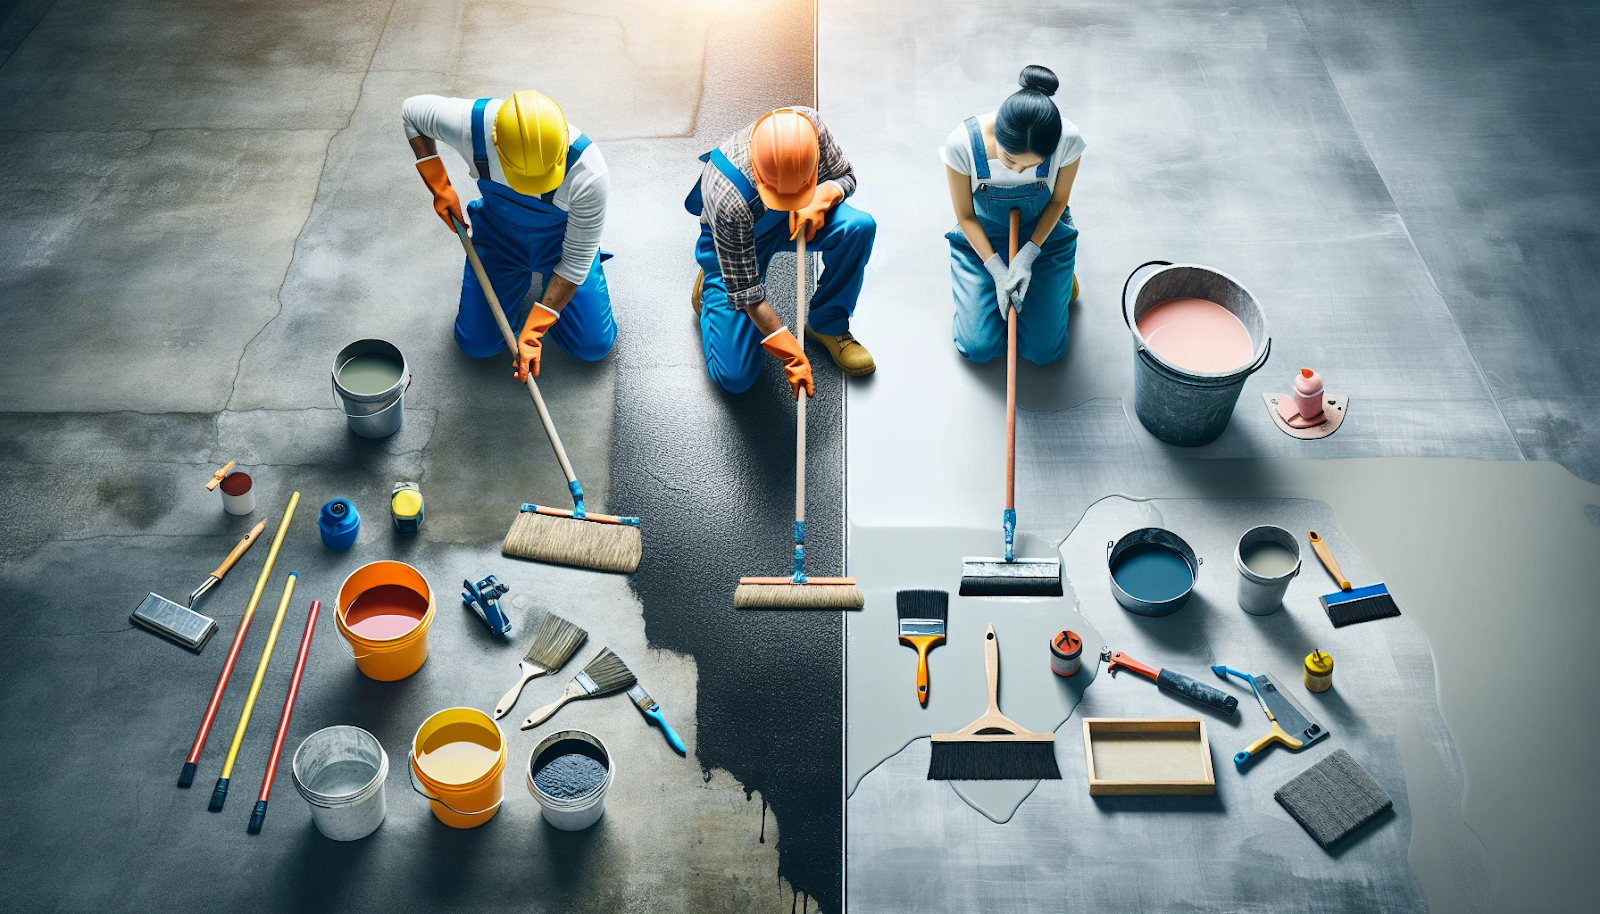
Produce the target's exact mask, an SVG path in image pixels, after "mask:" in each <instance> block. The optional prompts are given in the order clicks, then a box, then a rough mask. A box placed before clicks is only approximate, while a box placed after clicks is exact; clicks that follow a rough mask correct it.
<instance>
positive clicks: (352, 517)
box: [317, 498, 361, 552]
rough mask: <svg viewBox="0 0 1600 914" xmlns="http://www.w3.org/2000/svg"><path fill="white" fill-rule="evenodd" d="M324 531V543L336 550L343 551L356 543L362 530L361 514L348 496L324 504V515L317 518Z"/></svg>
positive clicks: (321, 529) (318, 525)
mask: <svg viewBox="0 0 1600 914" xmlns="http://www.w3.org/2000/svg"><path fill="white" fill-rule="evenodd" d="M317 529H318V530H320V531H322V545H324V546H327V547H328V548H329V549H332V550H333V551H334V552H343V551H345V550H346V549H349V548H350V547H351V546H354V545H355V544H356V535H357V534H359V533H360V532H361V515H360V514H357V513H356V506H355V505H354V504H353V503H352V502H351V501H350V499H348V498H335V499H334V500H333V501H330V502H328V503H327V504H325V505H323V506H322V516H321V517H320V518H318V520H317Z"/></svg>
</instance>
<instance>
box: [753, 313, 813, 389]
mask: <svg viewBox="0 0 1600 914" xmlns="http://www.w3.org/2000/svg"><path fill="white" fill-rule="evenodd" d="M761 348H762V349H765V350H766V351H768V352H770V353H772V355H773V356H774V357H775V358H777V360H778V361H780V362H782V363H783V373H784V376H785V377H787V378H788V379H789V386H790V387H792V388H794V398H795V399H796V400H798V399H800V388H802V387H804V388H805V390H806V396H808V397H809V396H813V395H814V394H815V393H816V385H815V383H814V382H813V381H812V380H811V362H810V361H809V360H807V359H806V353H805V350H804V349H802V348H801V347H800V341H799V340H797V339H795V338H794V334H793V333H790V332H789V328H788V327H779V328H778V329H777V330H776V331H774V332H773V333H772V335H771V336H768V337H767V338H766V339H764V340H762V341H761Z"/></svg>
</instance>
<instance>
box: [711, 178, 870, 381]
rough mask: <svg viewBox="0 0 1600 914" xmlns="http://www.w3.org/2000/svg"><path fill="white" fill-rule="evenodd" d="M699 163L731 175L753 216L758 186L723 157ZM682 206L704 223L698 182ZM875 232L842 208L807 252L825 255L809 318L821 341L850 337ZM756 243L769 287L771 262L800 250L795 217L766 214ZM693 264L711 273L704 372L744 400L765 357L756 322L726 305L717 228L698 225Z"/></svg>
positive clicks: (799, 332) (801, 332)
mask: <svg viewBox="0 0 1600 914" xmlns="http://www.w3.org/2000/svg"><path fill="white" fill-rule="evenodd" d="M700 161H702V162H710V163H711V164H713V165H715V166H716V168H717V170H718V171H720V172H722V173H723V174H724V175H726V176H727V178H728V180H729V181H732V182H733V186H734V187H736V188H738V190H739V193H740V195H741V196H743V197H744V202H745V204H746V205H747V206H750V207H752V208H754V206H755V204H756V202H757V201H759V200H760V199H761V198H760V195H759V194H757V193H756V189H755V185H753V184H751V183H750V180H749V179H748V178H746V177H745V176H744V172H742V171H740V170H739V168H738V166H736V165H734V164H733V162H731V161H729V159H728V157H727V156H725V155H723V154H722V150H721V149H713V150H711V151H710V152H708V153H706V154H705V155H703V156H701V157H700ZM683 206H684V209H687V210H688V211H689V212H690V213H691V214H692V215H695V216H698V215H700V213H701V212H702V210H703V201H702V199H701V196H700V182H698V181H696V182H695V185H694V188H693V189H692V190H690V191H689V196H688V197H687V198H686V199H685V200H684V201H683ZM877 230H878V225H877V223H876V222H874V221H873V220H872V217H871V216H869V215H867V214H866V213H864V212H862V211H861V210H858V209H856V208H855V207H853V206H850V205H849V204H848V203H844V202H841V203H839V205H837V206H835V207H834V208H833V210H832V211H831V212H829V213H828V218H827V222H826V224H825V225H824V226H823V227H822V228H821V229H819V230H818V231H817V235H816V237H815V238H813V239H812V240H811V241H808V242H806V250H807V251H817V250H820V251H821V252H822V274H821V276H820V277H819V278H818V280H817V289H816V294H814V295H813V296H812V297H811V304H810V307H809V313H808V314H807V322H808V323H810V325H811V327H812V329H814V330H816V331H817V332H818V333H823V334H828V335H830V336H832V335H836V334H840V333H844V332H845V331H846V330H849V329H850V315H852V314H854V313H855V310H856V300H857V298H859V297H860V295H861V274H862V271H863V270H865V269H866V265H867V258H868V257H870V256H871V255H872V240H873V237H874V236H875V235H876V233H877ZM755 243H756V264H757V266H758V268H759V269H760V271H761V275H762V277H763V279H764V278H765V277H766V274H767V264H768V263H769V262H771V260H772V255H773V254H776V253H777V252H778V251H779V250H784V249H787V250H791V251H792V250H794V242H793V241H792V240H790V238H789V214H788V213H787V212H785V211H782V210H774V209H770V208H769V209H767V211H766V213H764V214H763V215H762V216H761V218H760V219H757V220H756V224H755ZM694 259H695V260H696V261H697V262H699V264H700V269H702V270H704V271H705V273H706V278H705V282H704V284H703V285H702V286H701V291H700V341H701V345H702V346H703V347H704V348H705V355H706V369H707V370H708V371H710V373H711V379H712V380H713V381H716V382H717V385H718V386H720V387H721V388H722V389H724V390H726V391H728V392H730V393H736V394H737V393H743V392H745V391H747V390H749V389H750V385H752V384H754V383H755V381H756V377H757V376H758V375H760V374H761V366H762V364H763V359H764V356H765V351H764V350H763V349H762V348H761V337H762V333H761V331H760V330H759V329H757V328H756V325H755V322H754V321H752V320H750V318H749V317H747V316H745V314H744V313H743V312H741V311H740V310H739V309H737V308H735V307H733V306H732V305H730V304H728V287H727V286H726V285H725V284H724V283H723V281H722V265H721V263H719V262H718V261H717V245H716V241H715V240H714V239H713V237H712V234H711V226H709V225H707V224H705V223H704V222H702V223H700V240H699V241H698V242H696V244H695V248H694ZM791 329H792V330H793V331H794V335H795V336H797V337H800V338H801V339H802V340H803V339H804V338H805V328H803V327H792V328H791Z"/></svg>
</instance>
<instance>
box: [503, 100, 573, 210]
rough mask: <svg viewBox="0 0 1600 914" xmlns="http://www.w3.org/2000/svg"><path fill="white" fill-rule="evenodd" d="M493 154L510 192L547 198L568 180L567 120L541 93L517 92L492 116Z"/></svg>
mask: <svg viewBox="0 0 1600 914" xmlns="http://www.w3.org/2000/svg"><path fill="white" fill-rule="evenodd" d="M494 151H495V153H496V154H497V155H499V156H500V169H501V170H502V171H504V172H505V175H506V183H507V184H509V185H511V189H512V190H514V191H516V192H517V193H519V194H527V195H529V196H532V197H537V196H539V195H540V194H547V193H549V192H550V191H552V190H555V189H556V188H558V187H560V186H561V181H562V180H563V179H564V178H566V176H567V116H566V115H565V114H562V113H561V106H560V105H558V104H556V103H555V102H553V101H551V100H550V98H549V97H548V96H546V95H545V94H544V93H542V92H535V91H533V90H532V89H525V90H523V91H521V92H517V93H515V94H513V95H512V96H511V97H510V98H508V99H506V100H505V101H504V102H503V103H501V105H500V110H499V112H497V113H496V114H495V116H494Z"/></svg>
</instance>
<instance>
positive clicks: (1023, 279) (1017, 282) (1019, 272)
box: [1001, 241, 1039, 314]
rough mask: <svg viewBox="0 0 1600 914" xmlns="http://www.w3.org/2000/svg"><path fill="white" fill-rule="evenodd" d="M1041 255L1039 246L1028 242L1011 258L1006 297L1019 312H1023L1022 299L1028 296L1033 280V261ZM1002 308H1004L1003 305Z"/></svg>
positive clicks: (1007, 275)
mask: <svg viewBox="0 0 1600 914" xmlns="http://www.w3.org/2000/svg"><path fill="white" fill-rule="evenodd" d="M1038 256H1039V246H1038V245H1037V244H1034V243H1033V242H1031V241H1030V242H1028V243H1027V244H1025V245H1023V246H1022V250H1020V251H1018V252H1017V256H1016V257H1014V258H1012V260H1011V268H1010V269H1008V270H1007V271H1006V279H1005V285H1004V286H1003V287H1002V288H1004V290H1005V298H1006V299H1009V300H1010V302H1011V304H1013V305H1015V306H1016V308H1017V313H1019V314H1020V313H1022V300H1023V299H1025V298H1027V297H1028V284H1029V283H1031V282H1033V261H1034V260H1035V259H1036V258H1037V257H1038ZM1001 310H1004V307H1003V306H1002V308H1001Z"/></svg>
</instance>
